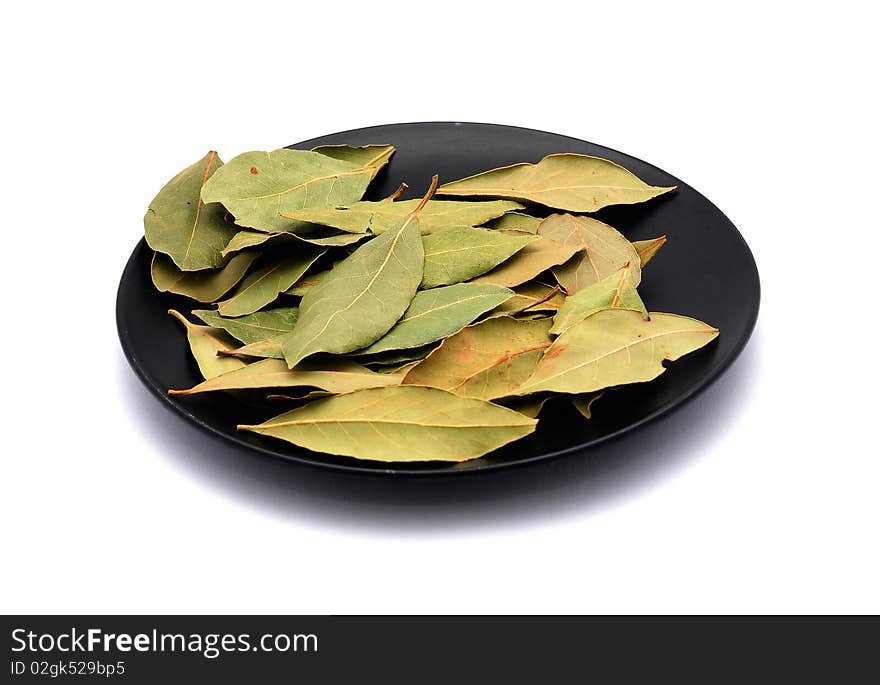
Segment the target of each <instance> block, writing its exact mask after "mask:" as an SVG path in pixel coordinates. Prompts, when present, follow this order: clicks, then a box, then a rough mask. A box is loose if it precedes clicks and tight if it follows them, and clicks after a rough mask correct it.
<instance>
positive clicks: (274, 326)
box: [193, 307, 297, 345]
mask: <svg viewBox="0 0 880 685" xmlns="http://www.w3.org/2000/svg"><path fill="white" fill-rule="evenodd" d="M193 316H197V317H199V318H200V319H201V320H202V321H204V322H205V323H206V324H208V325H209V326H213V327H214V328H222V329H223V330H224V331H226V332H227V333H229V335H231V336H232V337H233V338H235V339H236V340H240V341H241V342H243V343H244V344H245V345H249V344H252V343H258V342H265V341H267V340H274V339H276V338H279V337H280V336H282V335H284V334H286V333H290V331H292V330H293V328H294V326H295V325H296V316H297V309H296V307H279V308H278V309H265V310H263V311H261V312H254V313H253V314H245V315H244V316H239V317H235V318H228V317H225V316H223V315H221V314H220V312H218V311H215V310H213V309H199V310H196V311H194V312H193Z"/></svg>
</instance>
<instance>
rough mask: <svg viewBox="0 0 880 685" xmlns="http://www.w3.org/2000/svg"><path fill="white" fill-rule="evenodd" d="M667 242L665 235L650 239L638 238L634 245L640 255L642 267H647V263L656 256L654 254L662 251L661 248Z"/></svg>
mask: <svg viewBox="0 0 880 685" xmlns="http://www.w3.org/2000/svg"><path fill="white" fill-rule="evenodd" d="M665 244H666V236H665V235H661V236H660V237H659V238H652V239H650V240H636V241H634V242H633V244H632V246H633V247H634V248H635V251H636V252H637V253H638V255H639V263H640V266H641V268H642V269H644V268H645V265H646V264H647V263H648V262H650V261H651V260H652V259H653V258H654V255H656V254H657V253H658V252H659V251H660V248H661V247H663V246H664V245H665Z"/></svg>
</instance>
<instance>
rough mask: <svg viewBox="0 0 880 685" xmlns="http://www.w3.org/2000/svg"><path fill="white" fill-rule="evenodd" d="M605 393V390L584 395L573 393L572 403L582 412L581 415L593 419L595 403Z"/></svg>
mask: <svg viewBox="0 0 880 685" xmlns="http://www.w3.org/2000/svg"><path fill="white" fill-rule="evenodd" d="M604 394H605V392H604V391H599V392H588V393H584V394H583V395H572V396H571V403H572V405H574V408H575V409H577V410H578V411H579V412H580V413H581V416H583V417H584V418H585V419H591V418H593V403H594V402H595V401H596V400H598V399H599V398H600V397H602V395H604Z"/></svg>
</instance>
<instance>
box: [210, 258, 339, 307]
mask: <svg viewBox="0 0 880 685" xmlns="http://www.w3.org/2000/svg"><path fill="white" fill-rule="evenodd" d="M322 254H324V251H323V250H318V249H316V248H308V249H303V250H302V252H301V253H296V254H284V255H281V256H279V257H277V258H276V259H273V260H272V261H270V262H269V263H268V264H266V265H265V266H262V267H260V268H259V269H257V270H256V271H254V272H253V273H251V274H249V275H248V276H247V277H246V278H245V279H244V280H243V281H242V282H241V285H239V286H238V288H236V290H235V292H234V293H233V295H232V297H230V298H229V299H228V300H223V301H222V302H219V303H218V304H217V311H219V312H220V314H221V315H223V316H242V315H244V314H252V313H254V312H255V311H258V310H260V309H262V308H263V307H265V306H266V305H267V304H269V303H270V302H273V301H274V300H275V299H276V298H277V297H278V295H280V294H281V293H283V292H284V291H285V290H287V289H288V288H290V287H291V286H292V285H293V284H294V283H296V282H297V281H298V280H299V279H300V278H301V277H302V275H303V274H304V273H305V272H306V271H308V270H309V267H310V266H311V265H312V264H314V263H315V261H316V260H317V259H318V258H319V257H320V256H321V255H322Z"/></svg>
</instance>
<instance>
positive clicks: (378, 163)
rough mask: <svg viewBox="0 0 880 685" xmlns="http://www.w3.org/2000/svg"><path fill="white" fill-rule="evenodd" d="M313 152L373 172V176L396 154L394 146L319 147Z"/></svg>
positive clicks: (313, 149)
mask: <svg viewBox="0 0 880 685" xmlns="http://www.w3.org/2000/svg"><path fill="white" fill-rule="evenodd" d="M312 152H318V153H320V154H322V155H326V156H327V157H332V158H333V159H340V160H342V161H343V162H350V163H351V164H356V165H357V166H360V167H364V168H367V169H372V170H373V176H374V177H375V175H376V174H377V173H379V170H380V169H381V168H382V167H383V166H385V165H386V164H388V160H389V159H391V155H393V154H394V146H393V145H363V146H361V147H351V146H350V145H319V146H318V147H316V148H312Z"/></svg>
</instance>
